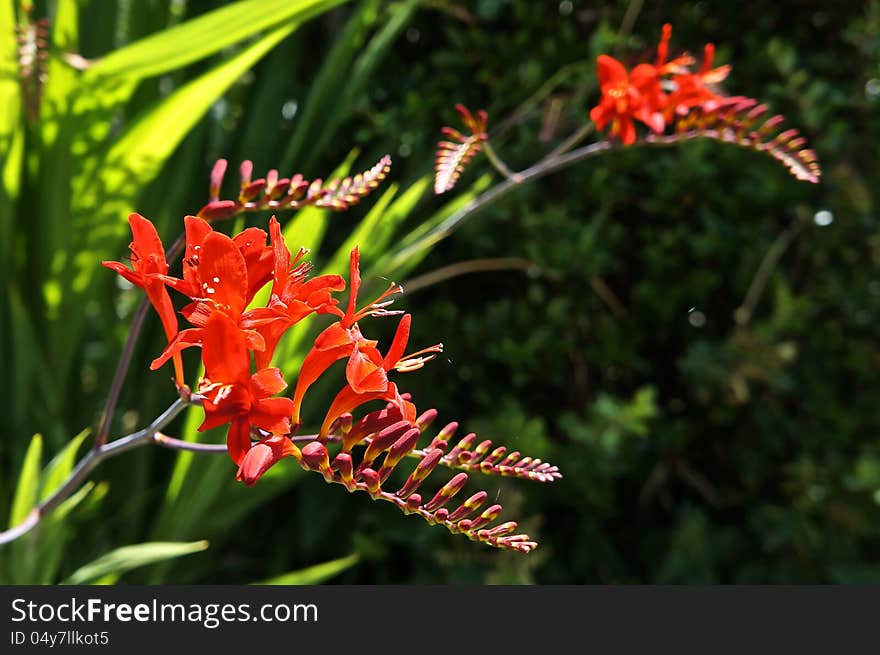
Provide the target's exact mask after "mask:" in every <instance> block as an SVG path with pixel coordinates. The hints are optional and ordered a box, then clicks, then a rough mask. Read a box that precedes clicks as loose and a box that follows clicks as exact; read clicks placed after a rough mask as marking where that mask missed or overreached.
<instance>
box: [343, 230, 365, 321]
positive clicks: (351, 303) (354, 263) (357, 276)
mask: <svg viewBox="0 0 880 655" xmlns="http://www.w3.org/2000/svg"><path fill="white" fill-rule="evenodd" d="M360 263H361V254H360V252H359V251H358V248H357V246H355V247H354V249H353V250H352V251H351V257H350V259H349V263H348V267H349V278H350V280H351V281H350V283H349V289H350V291H349V296H348V307H347V309H346V310H345V319H344V320H343V324H344V327H351V325H350V323H352V322H353V321H354V315H355V313H356V312H357V309H356V307H355V306H356V305H357V296H358V291H360V288H361V269H360Z"/></svg>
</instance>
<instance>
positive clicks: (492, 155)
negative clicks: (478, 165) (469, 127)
mask: <svg viewBox="0 0 880 655" xmlns="http://www.w3.org/2000/svg"><path fill="white" fill-rule="evenodd" d="M483 150H484V151H485V152H486V157H488V158H489V163H490V164H492V166H494V167H495V170H497V171H498V172H499V173H501V174H502V175H503V176H504V177H506V178H507V179H508V180H513V181H517V180H518V178H519V174H518V173H514V172H513V171H512V170H510V168H509V167H508V166H507V164H505V163H504V160H502V159H501V157H499V156H498V153H497V152H495V148H493V147H492V144H491V143H489V142H488V141H484V142H483Z"/></svg>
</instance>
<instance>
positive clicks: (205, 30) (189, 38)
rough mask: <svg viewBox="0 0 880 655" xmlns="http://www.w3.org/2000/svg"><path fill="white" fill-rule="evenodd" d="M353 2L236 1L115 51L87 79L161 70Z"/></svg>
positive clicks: (96, 66) (125, 75)
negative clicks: (285, 24)
mask: <svg viewBox="0 0 880 655" xmlns="http://www.w3.org/2000/svg"><path fill="white" fill-rule="evenodd" d="M347 1H348V0H298V1H297V0H244V1H242V2H236V3H233V4H231V5H228V6H226V7H222V8H220V9H215V10H214V11H212V12H209V13H207V14H204V15H202V16H199V17H197V18H193V19H191V20H188V21H186V22H184V23H181V24H180V25H176V26H174V27H172V28H169V29H166V30H162V31H161V32H159V33H158V34H152V35H150V36H148V37H146V38H143V39H140V40H139V41H135V42H134V43H132V44H130V45H128V46H125V47H123V48H119V49H118V50H114V51H113V52H111V53H110V54H109V55H107V56H106V57H104V58H103V59H101V60H100V61H98V62H97V63H96V64H95V65H94V66H92V67H91V68H89V69H88V71H86V74H85V76H84V81H85V82H92V81H93V80H98V79H100V78H107V77H111V76H112V77H136V78H143V77H152V76H155V75H161V74H162V73H166V72H168V71H173V70H177V69H179V68H181V67H183V66H186V65H188V64H191V63H193V62H195V61H198V60H200V59H204V58H205V57H208V56H210V55H213V54H214V53H216V52H220V51H221V50H223V49H224V48H228V47H229V46H232V45H235V44H236V43H239V42H240V41H242V40H244V39H246V38H248V37H250V36H252V35H254V34H257V33H258V32H262V31H264V30H269V29H273V28H276V27H277V26H279V25H281V24H282V23H289V22H291V21H296V22H300V23H301V22H303V21H306V20H309V19H310V18H314V17H315V16H317V15H319V14H321V13H323V12H325V11H327V10H328V9H331V8H333V7H335V6H337V5H341V4H343V3H344V2H347ZM288 27H292V26H290V25H288Z"/></svg>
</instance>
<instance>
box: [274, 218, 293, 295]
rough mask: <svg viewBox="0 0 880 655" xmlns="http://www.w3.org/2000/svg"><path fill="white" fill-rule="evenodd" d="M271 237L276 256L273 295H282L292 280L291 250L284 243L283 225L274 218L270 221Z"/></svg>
mask: <svg viewBox="0 0 880 655" xmlns="http://www.w3.org/2000/svg"><path fill="white" fill-rule="evenodd" d="M269 237H270V239H271V241H272V250H273V252H274V255H275V272H274V276H273V277H274V282H273V284H272V293H276V294H279V295H280V294H281V293H282V291H283V289H284V287H285V286H287V280H288V279H289V278H290V250H289V249H288V247H287V244H286V243H285V242H284V235H283V234H282V233H281V225H280V224H279V223H278V221H277V220H276V218H275V217H274V216H273V217H272V218H270V219H269Z"/></svg>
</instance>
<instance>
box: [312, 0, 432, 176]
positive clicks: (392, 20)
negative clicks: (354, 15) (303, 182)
mask: <svg viewBox="0 0 880 655" xmlns="http://www.w3.org/2000/svg"><path fill="white" fill-rule="evenodd" d="M419 2H420V0H404V1H403V2H396V3H394V4H392V5H390V6H389V8H388V14H389V16H390V17H389V18H388V21H387V22H386V23H385V24H384V25H383V26H382V28H381V29H380V30H379V31H378V32H377V33H376V34H375V35H374V36H373V38H372V39H370V42H369V43H368V44H367V46H366V48H363V49H359V50H358V52H357V54H358V57H357V59H356V60H355V62H354V65H353V66H352V69H351V71H347V72H346V73H347V74H346V77H345V84H344V85H343V86H342V87H340V88H339V89H337V90H336V91H337V93H335V94H334V97H333V102H332V103H331V104H330V106H329V107H328V108H327V109H328V111H327V112H326V113H325V114H324V115H323V116H322V120H321V125H320V129H318V130H316V131H315V132H314V133H313V134H311V135H310V138H309V148H308V152H307V153H306V154H305V157H304V158H303V162H302V165H303V166H304V167H308V166H311V165H312V163H313V162H314V161H315V157H316V156H317V155H318V154H320V153H322V152H324V149H325V148H326V147H327V146H328V144H329V143H330V142H331V141H332V139H333V138H334V137H335V136H336V132H337V130H338V129H339V127H340V126H341V125H342V124H343V122H344V121H345V119H346V118H347V117H348V115H349V112H350V111H351V107H352V105H354V103H355V101H356V100H357V98H358V97H359V96H360V95H361V94H362V93H363V92H364V90H365V89H366V88H367V85H368V84H369V82H370V80H372V79H373V73H375V72H376V71H377V70H378V68H379V66H380V65H381V63H382V61H383V60H384V59H385V57H386V56H387V55H388V53H389V52H390V50H391V46H392V45H394V41H395V40H396V39H397V37H398V36H399V35H400V33H401V32H403V30H404V29H405V28H406V26H407V25H408V24H409V22H410V20H411V19H412V17H413V14H414V13H415V10H416V8H417V7H418V5H419Z"/></svg>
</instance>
